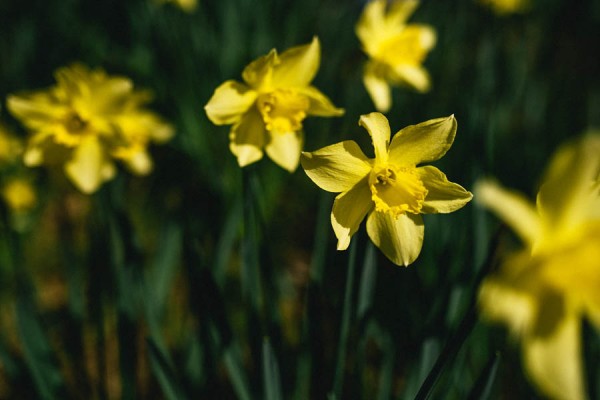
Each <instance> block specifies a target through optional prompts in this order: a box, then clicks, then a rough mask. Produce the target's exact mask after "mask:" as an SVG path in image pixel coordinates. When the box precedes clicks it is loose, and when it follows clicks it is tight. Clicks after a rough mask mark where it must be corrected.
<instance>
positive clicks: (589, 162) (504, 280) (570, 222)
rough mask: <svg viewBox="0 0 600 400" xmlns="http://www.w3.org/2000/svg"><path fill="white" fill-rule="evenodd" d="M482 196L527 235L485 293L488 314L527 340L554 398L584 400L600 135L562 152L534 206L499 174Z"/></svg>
mask: <svg viewBox="0 0 600 400" xmlns="http://www.w3.org/2000/svg"><path fill="white" fill-rule="evenodd" d="M476 196H477V199H478V201H480V202H481V203H482V204H483V205H485V206H486V207H488V208H489V209H490V210H491V211H493V212H494V213H495V214H497V215H498V216H499V217H500V218H501V219H502V220H504V221H505V222H506V223H507V224H508V225H509V226H510V227H512V228H513V230H514V231H515V233H516V234H517V235H518V236H519V237H520V238H521V239H522V240H523V242H524V244H525V248H524V249H523V250H521V251H519V252H517V253H515V254H512V255H510V256H509V257H507V258H506V260H504V261H503V264H502V265H501V268H500V270H499V271H498V273H496V274H494V275H493V276H490V277H488V278H487V279H486V280H485V281H484V283H483V285H482V287H481V289H480V293H479V300H480V309H481V313H482V315H483V316H484V317H486V318H488V319H490V320H495V321H500V322H503V323H505V324H507V325H508V327H509V328H510V330H511V332H512V334H513V336H514V337H515V338H517V339H518V340H520V342H521V347H522V353H523V362H524V365H525V369H526V371H527V373H528V375H529V377H530V379H531V380H532V381H533V382H534V383H535V384H536V386H537V387H538V388H539V389H540V390H541V391H542V392H543V393H544V394H545V395H546V396H549V397H551V398H555V399H565V400H566V399H569V400H578V399H584V398H586V396H585V390H584V387H585V386H584V374H583V370H582V358H581V356H582V354H581V352H582V349H581V319H582V318H583V317H587V318H588V319H589V320H590V321H591V322H592V323H593V324H595V326H596V327H597V328H600V135H599V134H593V135H592V134H590V135H588V136H586V137H584V138H583V139H582V140H580V141H578V142H575V143H570V144H568V145H565V146H563V147H562V148H560V149H559V151H558V152H557V153H556V155H555V156H554V158H553V159H552V162H551V163H550V166H549V168H548V172H547V173H546V176H545V179H544V180H543V184H542V185H541V187H540V190H539V192H538V195H537V203H536V205H535V206H534V205H533V204H531V203H530V202H529V201H527V200H526V199H525V198H524V197H523V196H522V195H520V194H518V193H515V192H512V191H509V190H506V189H503V188H502V187H500V186H499V185H498V184H496V183H494V182H493V181H489V180H486V181H483V182H481V183H478V185H477V188H476Z"/></svg>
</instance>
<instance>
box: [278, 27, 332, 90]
mask: <svg viewBox="0 0 600 400" xmlns="http://www.w3.org/2000/svg"><path fill="white" fill-rule="evenodd" d="M320 59H321V46H320V44H319V39H318V38H317V37H316V36H315V37H313V40H312V42H311V43H309V44H306V45H302V46H296V47H292V48H290V49H288V50H286V51H284V52H283V53H281V55H280V56H279V61H280V62H279V63H278V64H276V65H275V68H274V69H273V80H272V85H273V86H274V87H303V86H308V85H309V84H310V82H311V81H312V80H313V79H314V77H315V75H316V74H317V71H318V69H319V63H320Z"/></svg>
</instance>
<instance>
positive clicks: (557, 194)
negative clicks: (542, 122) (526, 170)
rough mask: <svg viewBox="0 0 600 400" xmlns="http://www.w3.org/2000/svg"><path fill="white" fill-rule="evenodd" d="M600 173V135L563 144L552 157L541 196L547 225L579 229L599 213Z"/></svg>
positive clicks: (539, 198)
mask: <svg viewBox="0 0 600 400" xmlns="http://www.w3.org/2000/svg"><path fill="white" fill-rule="evenodd" d="M599 176H600V135H598V134H589V135H587V136H584V137H583V138H582V139H580V140H578V141H576V142H572V143H569V144H566V145H564V146H562V147H561V148H560V149H559V150H558V151H557V152H556V154H555V156H554V157H553V158H552V161H551V163H550V166H549V168H548V171H547V172H546V175H545V178H544V180H543V182H544V183H543V184H542V187H541V188H540V191H539V193H538V197H537V206H538V210H539V212H540V215H541V216H542V218H543V220H544V221H545V222H547V224H548V226H547V228H549V229H551V230H564V229H571V228H577V226H578V225H579V224H580V223H581V222H583V221H585V220H587V219H589V218H590V217H591V216H593V215H594V213H596V215H597V213H598V209H597V208H596V207H597V205H598V204H600V203H599V201H598V199H599V198H600V193H599V189H600V187H599V185H598V182H599Z"/></svg>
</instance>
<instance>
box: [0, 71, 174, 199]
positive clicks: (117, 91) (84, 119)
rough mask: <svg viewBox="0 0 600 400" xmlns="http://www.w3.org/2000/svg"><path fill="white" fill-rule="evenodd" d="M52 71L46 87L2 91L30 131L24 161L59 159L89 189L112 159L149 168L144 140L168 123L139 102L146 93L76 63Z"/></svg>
mask: <svg viewBox="0 0 600 400" xmlns="http://www.w3.org/2000/svg"><path fill="white" fill-rule="evenodd" d="M55 76H56V80H57V84H56V85H55V86H52V87H51V88H49V89H47V90H43V91H37V92H33V93H26V94H18V95H11V96H9V97H8V109H9V110H10V111H11V112H12V114H13V115H15V117H17V118H18V119H20V120H21V122H22V123H23V124H24V125H25V126H26V127H27V128H28V129H29V130H30V131H31V133H32V135H31V137H30V139H29V142H28V144H27V148H26V150H25V154H24V161H25V164H26V165H28V166H37V165H41V164H59V165H63V168H64V171H65V173H66V175H67V177H68V178H69V179H70V180H71V181H72V182H73V184H74V185H75V186H76V187H77V188H78V189H79V190H81V191H82V192H84V193H92V192H95V191H96V190H97V189H98V188H99V187H100V185H101V184H102V183H103V182H105V181H107V180H109V179H111V178H112V177H113V176H114V174H115V172H116V171H115V165H114V163H113V159H117V160H120V161H122V162H123V163H124V164H125V165H126V166H127V167H128V168H129V169H130V170H131V171H132V172H133V173H136V174H139V175H143V174H147V173H149V172H150V170H151V169H152V160H151V159H150V156H149V155H148V152H147V147H148V144H149V142H151V141H155V142H163V141H166V140H168V139H169V138H170V137H171V136H172V135H173V129H172V127H171V126H170V125H168V124H166V123H165V122H163V121H162V120H161V119H160V118H159V117H158V116H156V115H155V114H154V113H152V112H150V111H148V110H146V109H144V108H143V107H142V106H143V105H144V104H145V103H147V102H148V101H150V99H151V96H150V94H149V93H148V92H143V91H134V89H133V84H132V82H131V81H130V80H129V79H127V78H124V77H118V76H108V75H107V74H106V73H105V72H104V71H102V70H100V69H98V70H90V69H88V68H87V67H85V66H83V65H80V64H75V65H72V66H69V67H65V68H61V69H59V70H58V71H57V72H56V74H55Z"/></svg>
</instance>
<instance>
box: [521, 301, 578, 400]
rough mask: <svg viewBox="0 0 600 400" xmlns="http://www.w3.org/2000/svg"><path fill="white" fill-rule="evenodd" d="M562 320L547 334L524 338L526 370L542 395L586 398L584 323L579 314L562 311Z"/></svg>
mask: <svg viewBox="0 0 600 400" xmlns="http://www.w3.org/2000/svg"><path fill="white" fill-rule="evenodd" d="M547 312H549V313H550V312H554V313H560V314H559V317H560V320H559V321H557V322H556V323H555V324H553V326H552V329H551V330H550V331H548V332H543V334H536V333H532V334H531V335H526V336H525V337H524V338H523V343H522V347H523V353H524V363H525V366H526V371H527V373H528V374H529V375H530V377H531V378H532V380H534V381H535V383H536V384H537V387H538V388H540V390H542V392H543V393H544V394H545V395H547V396H550V397H551V398H555V399H562V400H583V399H585V398H586V396H585V394H584V393H585V391H584V385H583V376H584V374H583V368H582V365H581V362H582V361H581V360H582V358H581V356H582V354H581V322H580V321H579V319H578V318H577V317H576V315H574V314H571V313H565V312H564V311H562V310H547Z"/></svg>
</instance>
